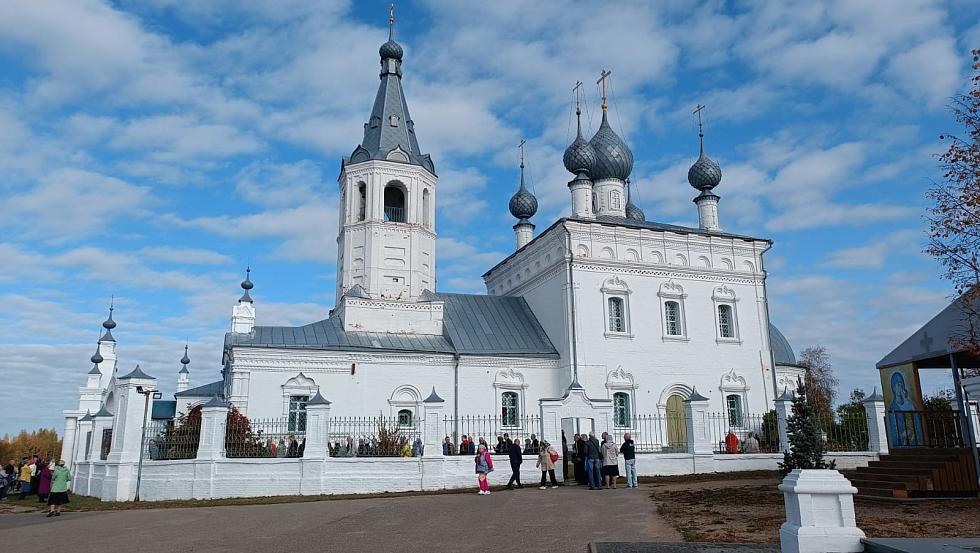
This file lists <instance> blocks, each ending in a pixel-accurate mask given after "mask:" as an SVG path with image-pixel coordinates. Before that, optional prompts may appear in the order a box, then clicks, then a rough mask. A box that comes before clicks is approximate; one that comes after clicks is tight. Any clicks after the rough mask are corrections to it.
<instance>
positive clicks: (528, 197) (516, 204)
mask: <svg viewBox="0 0 980 553" xmlns="http://www.w3.org/2000/svg"><path fill="white" fill-rule="evenodd" d="M537 212H538V199H537V198H535V197H534V194H532V193H531V192H530V191H529V190H528V189H527V187H525V186H524V164H523V163H521V187H520V188H519V189H518V190H517V193H516V194H514V195H513V196H511V198H510V214H511V215H513V216H514V217H516V218H518V219H520V220H521V221H522V222H523V221H526V220H528V219H530V218H531V217H534V214H535V213H537Z"/></svg>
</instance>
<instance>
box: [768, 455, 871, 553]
mask: <svg viewBox="0 0 980 553" xmlns="http://www.w3.org/2000/svg"><path fill="white" fill-rule="evenodd" d="M779 491H781V492H783V500H784V501H785V504H786V522H784V523H783V525H782V526H781V527H780V528H779V544H780V548H781V550H782V553H823V552H825V551H835V552H837V553H851V552H858V551H864V544H862V543H861V540H862V539H863V538H864V532H862V531H861V529H860V528H858V527H857V525H856V524H855V521H854V494H856V493H857V488H855V487H854V486H851V483H850V481H848V479H847V478H844V475H842V474H841V473H839V472H837V471H836V470H801V469H795V470H794V471H793V472H791V473H789V475H788V476H786V478H784V479H783V483H782V484H780V485H779Z"/></svg>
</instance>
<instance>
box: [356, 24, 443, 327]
mask: <svg viewBox="0 0 980 553" xmlns="http://www.w3.org/2000/svg"><path fill="white" fill-rule="evenodd" d="M388 24H389V31H388V42H385V43H384V44H382V45H381V48H380V49H379V50H378V54H379V55H380V56H381V75H380V78H381V84H380V85H379V86H378V93H377V95H376V96H375V99H374V106H373V107H372V109H371V115H370V117H369V118H368V122H367V123H365V124H364V138H363V139H362V140H361V143H360V144H359V145H358V146H357V147H356V148H354V151H353V152H352V153H351V155H350V156H349V157H345V158H344V160H343V163H342V165H341V171H340V177H339V178H338V184H339V186H340V193H341V194H340V195H341V202H340V229H339V233H338V236H337V257H338V259H337V314H338V315H339V316H340V317H341V318H342V319H343V321H344V328H345V329H347V330H364V331H377V332H396V333H397V332H411V333H421V334H440V333H442V303H441V302H438V301H434V298H433V297H432V296H431V292H433V291H434V290H435V287H436V260H435V254H436V232H435V213H436V211H435V200H436V182H437V181H438V177H436V172H435V166H434V165H433V163H432V158H431V157H429V155H428V154H423V153H422V151H421V150H420V149H419V143H418V139H417V138H416V136H415V122H414V121H412V117H411V115H409V112H408V104H407V102H406V101H405V93H404V91H403V90H402V84H401V79H402V57H403V55H404V51H403V50H402V47H401V45H400V44H398V43H397V42H395V14H394V7H392V10H391V15H390V17H389V19H388ZM426 292H429V293H426Z"/></svg>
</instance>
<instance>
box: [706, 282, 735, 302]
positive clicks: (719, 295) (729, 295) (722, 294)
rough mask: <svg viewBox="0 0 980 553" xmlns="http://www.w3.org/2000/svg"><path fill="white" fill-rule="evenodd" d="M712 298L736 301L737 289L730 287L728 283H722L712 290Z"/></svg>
mask: <svg viewBox="0 0 980 553" xmlns="http://www.w3.org/2000/svg"><path fill="white" fill-rule="evenodd" d="M711 299H713V300H715V301H736V297H735V290H733V289H732V288H729V287H728V285H726V284H722V285H721V286H717V287H715V289H714V290H712V292H711Z"/></svg>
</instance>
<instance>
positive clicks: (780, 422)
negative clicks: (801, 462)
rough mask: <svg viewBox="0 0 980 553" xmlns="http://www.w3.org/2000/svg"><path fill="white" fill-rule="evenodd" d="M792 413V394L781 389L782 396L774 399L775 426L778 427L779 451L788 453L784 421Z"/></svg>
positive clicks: (786, 431)
mask: <svg viewBox="0 0 980 553" xmlns="http://www.w3.org/2000/svg"><path fill="white" fill-rule="evenodd" d="M792 411H793V394H792V393H791V392H790V391H789V388H784V389H783V395H781V396H779V397H778V398H776V426H777V427H779V449H780V451H789V427H788V426H787V425H786V419H787V418H788V417H789V415H790V413H791V412H792Z"/></svg>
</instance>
